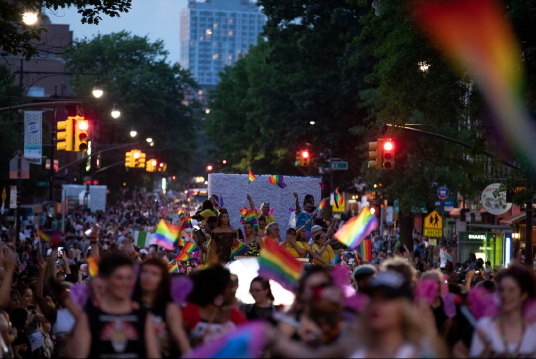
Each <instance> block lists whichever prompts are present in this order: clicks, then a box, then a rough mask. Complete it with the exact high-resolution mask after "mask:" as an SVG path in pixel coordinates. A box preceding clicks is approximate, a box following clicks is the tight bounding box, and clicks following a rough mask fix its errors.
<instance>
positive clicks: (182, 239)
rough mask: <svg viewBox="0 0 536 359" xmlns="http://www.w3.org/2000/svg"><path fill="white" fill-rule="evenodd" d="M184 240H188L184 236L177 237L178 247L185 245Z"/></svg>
mask: <svg viewBox="0 0 536 359" xmlns="http://www.w3.org/2000/svg"><path fill="white" fill-rule="evenodd" d="M186 242H188V241H187V240H186V238H184V237H180V238H179V247H184V246H185V245H186Z"/></svg>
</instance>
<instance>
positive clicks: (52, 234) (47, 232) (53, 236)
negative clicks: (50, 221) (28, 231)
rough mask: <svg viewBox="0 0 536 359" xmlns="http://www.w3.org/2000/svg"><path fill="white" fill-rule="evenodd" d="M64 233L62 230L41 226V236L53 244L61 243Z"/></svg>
mask: <svg viewBox="0 0 536 359" xmlns="http://www.w3.org/2000/svg"><path fill="white" fill-rule="evenodd" d="M62 234H63V233H61V232H60V231H53V230H51V229H46V228H42V227H39V238H41V239H42V240H44V241H45V242H50V244H52V245H53V246H57V245H59V244H60V240H61V236H62Z"/></svg>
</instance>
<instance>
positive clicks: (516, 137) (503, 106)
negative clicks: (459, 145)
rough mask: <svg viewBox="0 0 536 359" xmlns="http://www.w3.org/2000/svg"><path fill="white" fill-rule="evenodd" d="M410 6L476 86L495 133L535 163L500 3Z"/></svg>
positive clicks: (516, 56) (471, 0)
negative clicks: (483, 99) (486, 105)
mask: <svg viewBox="0 0 536 359" xmlns="http://www.w3.org/2000/svg"><path fill="white" fill-rule="evenodd" d="M413 10H414V13H415V18H416V19H417V21H418V22H419V23H420V25H421V27H422V28H423V30H424V31H425V33H426V34H427V35H428V36H429V37H430V38H431V39H432V40H433V42H434V44H435V45H436V46H437V47H438V48H439V50H441V51H442V52H443V54H444V55H445V57H447V58H448V59H449V60H450V61H451V62H452V63H453V64H454V65H455V66H456V67H457V68H458V69H459V70H460V73H462V74H463V75H465V74H468V75H469V76H471V77H472V79H473V80H474V81H475V83H476V84H477V85H478V86H479V87H480V90H481V91H482V93H483V95H484V97H485V98H486V100H487V102H488V104H489V106H490V108H491V109H492V110H493V112H494V113H495V115H496V116H495V119H496V124H497V127H498V128H497V133H500V134H501V135H503V136H504V137H505V139H506V140H507V141H508V143H509V145H510V147H512V148H514V149H516V150H518V151H519V152H521V153H522V154H523V155H524V156H525V157H526V158H528V159H529V161H530V163H531V164H532V168H533V169H534V168H536V152H535V151H534V138H535V137H536V128H535V126H534V121H533V120H532V118H531V116H530V114H529V111H528V110H527V108H526V107H525V105H524V98H523V97H524V96H523V92H524V87H525V81H524V75H523V64H524V62H525V61H524V60H523V59H522V54H521V49H520V46H519V41H517V39H516V37H515V34H514V31H513V28H512V25H511V24H510V23H509V21H508V16H507V15H506V14H505V11H504V7H503V6H502V5H500V2H499V1H495V0H449V1H430V0H429V1H416V2H415V6H414V9H413ZM513 11H516V9H515V8H514V10H513ZM518 11H519V10H518ZM528 11H530V10H528ZM527 56H530V55H527Z"/></svg>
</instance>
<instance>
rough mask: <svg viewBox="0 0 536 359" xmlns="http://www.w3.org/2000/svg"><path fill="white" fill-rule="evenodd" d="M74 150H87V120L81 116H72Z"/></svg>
mask: <svg viewBox="0 0 536 359" xmlns="http://www.w3.org/2000/svg"><path fill="white" fill-rule="evenodd" d="M73 119H74V151H84V152H85V151H87V149H88V140H89V136H88V132H89V121H88V120H85V119H84V118H83V117H74V118H73Z"/></svg>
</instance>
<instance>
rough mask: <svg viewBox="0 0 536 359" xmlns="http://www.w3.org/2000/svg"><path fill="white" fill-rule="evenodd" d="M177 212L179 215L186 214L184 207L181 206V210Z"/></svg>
mask: <svg viewBox="0 0 536 359" xmlns="http://www.w3.org/2000/svg"><path fill="white" fill-rule="evenodd" d="M177 214H178V215H179V217H180V216H184V207H181V208H180V209H179V211H178V212H177Z"/></svg>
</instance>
